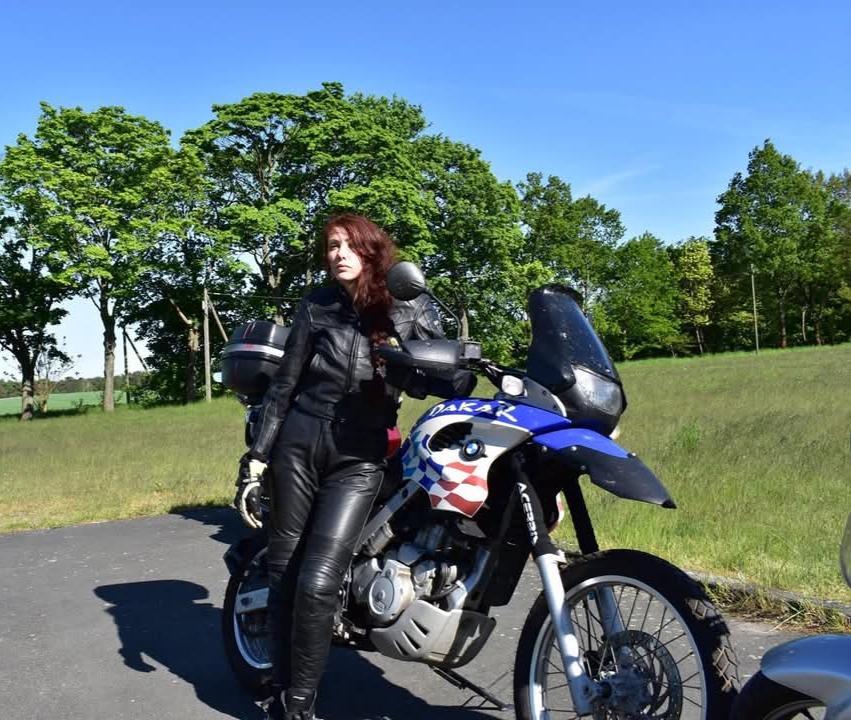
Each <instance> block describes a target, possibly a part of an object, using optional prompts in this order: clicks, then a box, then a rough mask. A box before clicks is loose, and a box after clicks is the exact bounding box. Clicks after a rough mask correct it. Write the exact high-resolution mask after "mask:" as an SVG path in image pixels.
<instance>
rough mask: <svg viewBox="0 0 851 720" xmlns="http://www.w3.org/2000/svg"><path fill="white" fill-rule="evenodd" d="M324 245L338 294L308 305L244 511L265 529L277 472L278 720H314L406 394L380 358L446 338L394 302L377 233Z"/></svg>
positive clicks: (287, 354)
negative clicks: (383, 348)
mask: <svg viewBox="0 0 851 720" xmlns="http://www.w3.org/2000/svg"><path fill="white" fill-rule="evenodd" d="M323 237H324V260H325V266H326V269H327V270H328V271H329V273H330V274H331V275H332V276H333V277H334V279H335V280H336V281H337V285H336V286H334V287H327V288H321V289H319V290H315V291H313V292H311V293H310V294H309V295H307V297H306V298H305V299H304V300H303V301H302V303H301V306H300V308H299V310H298V313H297V315H296V317H295V320H294V322H293V324H292V326H291V329H290V333H289V336H288V337H287V341H286V345H285V348H284V355H283V358H282V359H281V364H280V366H279V367H278V369H277V372H276V374H275V376H274V378H273V379H272V381H271V384H270V386H269V389H268V391H267V392H266V396H265V398H264V401H263V406H262V408H261V411H260V418H259V420H258V422H257V424H256V426H255V440H254V444H253V445H252V447H251V450H250V451H249V458H250V459H249V463H248V465H249V473H248V476H247V477H245V479H244V481H243V483H242V485H241V487H240V488H239V490H238V491H237V498H236V500H235V504H236V505H237V507H238V508H239V509H240V512H241V513H242V514H243V518H244V519H245V520H246V522H248V523H249V524H250V523H251V522H252V521H256V520H255V519H254V518H252V517H251V511H250V509H247V508H250V507H251V506H252V502H251V499H250V498H248V494H249V493H251V492H256V489H252V488H257V483H258V481H259V479H260V477H261V475H262V474H263V471H264V470H265V469H266V463H267V462H268V469H269V478H270V488H271V499H272V507H271V513H270V527H269V548H268V552H267V563H268V567H269V609H270V618H271V621H272V633H273V658H272V669H273V681H272V682H273V690H274V695H273V699H272V702H271V704H270V705H269V706H268V708H267V717H268V718H273V719H274V720H279V719H280V718H286V720H314V704H315V698H316V688H317V686H318V684H319V678H320V676H321V674H322V671H323V669H324V667H325V664H326V661H327V659H328V653H329V650H330V644H331V633H332V624H333V619H334V612H335V610H336V607H337V594H338V591H339V589H340V585H341V583H342V580H343V576H344V574H345V572H346V570H347V568H348V565H349V563H350V561H351V558H352V555H353V553H354V551H355V549H356V548H355V545H356V543H357V540H358V536H359V535H360V532H361V530H362V529H363V526H364V524H365V522H366V520H367V516H368V514H369V511H370V508H371V507H372V503H373V500H374V498H375V495H376V493H377V491H378V487H379V485H380V483H381V479H382V476H383V472H384V457H385V455H386V451H387V429H388V428H392V427H393V426H394V425H395V424H396V410H397V405H398V394H399V393H398V390H395V389H393V388H391V387H390V386H389V385H387V384H386V383H385V382H384V367H383V364H382V362H381V360H380V358H379V355H378V352H377V350H378V347H379V346H380V345H382V344H385V343H394V342H399V341H403V340H407V339H408V338H411V337H415V338H420V339H427V338H431V337H442V335H443V333H442V329H441V326H440V321H439V319H438V317H437V314H436V313H435V311H434V309H433V307H432V306H431V303H430V302H429V300H428V298H427V296H425V295H422V296H420V297H419V298H417V299H416V300H412V301H409V302H401V301H398V300H394V299H393V298H392V297H391V296H390V293H389V292H388V290H387V286H386V283H385V277H386V274H387V270H388V269H389V268H390V267H391V265H392V264H393V263H394V261H395V259H396V250H395V247H394V245H393V243H392V241H391V240H390V238H389V237H388V236H387V235H386V234H385V233H384V232H383V231H382V230H381V229H380V228H378V227H377V226H376V225H374V224H373V223H372V222H370V221H369V220H367V219H366V218H364V217H361V216H359V215H351V214H346V215H339V216H336V217H333V218H332V219H331V220H329V221H328V223H327V224H326V225H325V228H324V230H323Z"/></svg>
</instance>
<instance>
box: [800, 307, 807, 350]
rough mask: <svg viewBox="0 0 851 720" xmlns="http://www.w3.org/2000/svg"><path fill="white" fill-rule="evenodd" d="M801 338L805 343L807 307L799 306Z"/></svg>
mask: <svg viewBox="0 0 851 720" xmlns="http://www.w3.org/2000/svg"><path fill="white" fill-rule="evenodd" d="M801 340H803V342H804V344H805V345H806V343H807V308H806V307H802V308H801Z"/></svg>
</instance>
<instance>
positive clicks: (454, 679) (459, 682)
mask: <svg viewBox="0 0 851 720" xmlns="http://www.w3.org/2000/svg"><path fill="white" fill-rule="evenodd" d="M429 667H430V668H431V669H432V670H434V672H435V673H437V674H438V675H439V676H440V677H442V678H443V679H444V680H446V682H448V683H450V684H452V685H454V686H455V687H457V688H458V689H459V690H472V691H473V692H474V693H475V694H476V695H478V696H479V697H480V698H484V699H485V700H487V701H488V702H489V703H491V705H493V706H494V707H496V709H497V710H506V709H508V708H510V707H511V706H510V705H509V704H508V703H504V702H503V701H502V700H500V699H499V698H498V697H497V696H496V695H494V694H493V693H491V692H489V691H488V690H486V689H485V688H483V687H480V686H479V685H476V683H474V682H471V681H470V680H468V679H467V678H465V677H464V676H463V675H459V674H458V673H457V672H455V671H454V670H450V669H448V668H442V667H436V666H435V665H429Z"/></svg>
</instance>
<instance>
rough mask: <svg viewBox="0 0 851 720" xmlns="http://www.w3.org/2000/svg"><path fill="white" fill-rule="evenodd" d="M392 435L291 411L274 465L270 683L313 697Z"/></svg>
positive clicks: (270, 556) (271, 535)
mask: <svg viewBox="0 0 851 720" xmlns="http://www.w3.org/2000/svg"><path fill="white" fill-rule="evenodd" d="M386 448H387V434H386V431H384V430H374V429H371V430H365V429H359V428H357V426H353V425H352V424H351V423H346V424H340V423H337V422H335V421H330V420H325V419H321V418H317V417H314V416H312V415H308V414H306V413H304V412H302V411H300V410H299V409H298V407H297V406H296V407H293V408H291V409H290V411H289V413H288V414H287V417H286V419H285V420H284V423H283V424H282V425H281V429H280V432H279V434H278V439H277V441H276V443H275V446H274V449H273V451H272V457H271V462H270V464H269V469H270V471H271V472H270V474H271V498H272V511H271V522H270V527H269V549H268V555H267V561H268V567H269V609H270V613H271V621H272V632H273V658H272V670H273V684H274V685H275V686H277V687H278V688H279V689H289V688H297V689H298V690H299V691H300V692H305V693H315V691H316V688H317V686H318V685H319V679H320V676H321V675H322V671H323V669H324V667H325V664H326V662H327V660H328V653H329V652H330V647H331V632H332V627H333V620H334V613H335V610H336V608H337V596H338V592H339V590H340V585H341V583H342V580H343V577H344V575H345V573H346V570H347V569H348V566H349V563H350V562H351V559H352V554H353V553H354V551H355V549H356V548H355V545H356V544H357V540H358V537H359V535H360V533H361V530H362V529H363V526H364V524H365V523H366V520H367V517H368V515H369V511H370V508H371V507H372V503H373V500H374V499H375V496H376V494H377V491H378V488H379V486H380V484H381V479H382V476H383V473H384V454H385V451H386Z"/></svg>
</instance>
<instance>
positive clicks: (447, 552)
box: [351, 518, 483, 626]
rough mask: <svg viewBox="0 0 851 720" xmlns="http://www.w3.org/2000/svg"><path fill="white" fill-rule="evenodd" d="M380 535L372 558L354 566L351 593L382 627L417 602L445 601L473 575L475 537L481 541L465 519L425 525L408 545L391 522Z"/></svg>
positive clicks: (371, 553) (372, 549)
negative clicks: (397, 536) (456, 583)
mask: <svg viewBox="0 0 851 720" xmlns="http://www.w3.org/2000/svg"><path fill="white" fill-rule="evenodd" d="M376 535H378V538H373V539H372V540H373V544H372V546H371V547H370V548H369V549H368V551H367V553H368V554H369V555H372V557H368V558H367V559H365V560H363V561H362V562H359V563H357V564H356V565H355V566H354V567H353V568H352V583H351V589H352V595H353V597H354V599H355V602H356V603H357V604H358V605H360V606H361V607H363V608H365V609H366V610H367V612H368V614H369V616H370V617H371V618H372V620H373V622H374V623H375V625H378V626H385V625H389V624H391V623H393V621H394V620H396V618H397V617H399V615H400V614H401V613H402V612H404V611H405V609H406V608H408V607H409V606H410V605H411V603H412V602H414V601H415V600H420V599H422V600H427V601H431V602H436V601H439V600H440V599H441V598H442V597H445V596H446V595H447V594H448V593H449V592H450V591H451V590H452V589H453V587H454V586H455V582H456V581H457V580H458V579H459V578H463V576H464V575H465V574H466V573H467V572H469V567H470V563H471V562H472V560H473V559H474V555H475V553H474V552H471V550H470V546H471V544H473V542H474V538H476V537H479V538H481V537H483V535H482V534H481V531H479V530H478V528H477V527H476V526H475V524H473V523H472V522H471V521H469V520H467V519H466V518H463V519H454V518H453V519H451V520H447V521H446V522H444V523H441V524H431V525H427V526H425V527H423V528H422V529H421V530H420V531H419V532H417V533H416V534H415V535H414V536H413V537H412V538H409V539H406V540H404V541H399V540H398V539H397V538H396V537H395V535H394V533H393V530H392V529H391V528H390V526H389V524H388V525H385V526H384V527H382V528H381V530H380V531H379V532H378V533H376ZM394 540H396V542H395V543H393V541H394ZM391 543H393V544H392V545H391ZM385 548H387V549H386V551H385V552H383V553H382V550H384V549H385Z"/></svg>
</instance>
